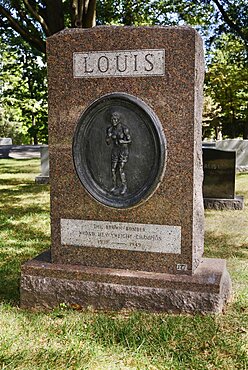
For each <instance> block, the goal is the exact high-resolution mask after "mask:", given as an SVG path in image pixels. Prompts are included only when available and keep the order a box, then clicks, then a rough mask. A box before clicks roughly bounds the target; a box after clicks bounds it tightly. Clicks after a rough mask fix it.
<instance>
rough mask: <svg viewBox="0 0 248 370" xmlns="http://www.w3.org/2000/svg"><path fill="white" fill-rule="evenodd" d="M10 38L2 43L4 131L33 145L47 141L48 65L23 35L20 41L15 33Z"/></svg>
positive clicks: (1, 72) (2, 116)
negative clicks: (24, 39)
mask: <svg viewBox="0 0 248 370" xmlns="http://www.w3.org/2000/svg"><path fill="white" fill-rule="evenodd" d="M7 41H8V44H6V43H5V42H3V40H2V41H1V43H0V45H1V51H2V53H1V65H2V68H1V71H0V78H1V81H2V84H1V126H0V131H2V135H6V131H8V129H9V130H10V135H11V132H12V134H13V135H14V141H15V140H16V141H17V142H15V143H19V139H20V138H21V137H22V142H24V143H25V142H26V143H29V144H31V143H33V144H37V143H38V141H39V142H47V80H46V66H45V64H44V61H43V60H42V56H41V55H39V53H37V52H36V51H35V50H33V49H31V48H30V46H29V45H28V44H27V43H26V42H25V41H23V40H21V39H20V37H18V40H16V38H15V37H13V35H12V38H11V37H9V38H8V40H7ZM12 43H13V44H12ZM16 45H18V46H16ZM11 128H12V129H11ZM14 129H15V130H14ZM14 131H15V132H14Z"/></svg>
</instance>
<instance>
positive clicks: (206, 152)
mask: <svg viewBox="0 0 248 370" xmlns="http://www.w3.org/2000/svg"><path fill="white" fill-rule="evenodd" d="M203 168H204V181H203V198H204V206H205V208H210V209H243V206H244V201H243V197H240V196H236V195H235V176H236V152H234V151H226V150H218V149H210V148H203Z"/></svg>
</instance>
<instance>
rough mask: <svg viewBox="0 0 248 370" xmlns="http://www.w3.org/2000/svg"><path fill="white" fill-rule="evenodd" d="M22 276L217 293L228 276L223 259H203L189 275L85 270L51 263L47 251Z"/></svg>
mask: <svg viewBox="0 0 248 370" xmlns="http://www.w3.org/2000/svg"><path fill="white" fill-rule="evenodd" d="M21 273H22V275H34V276H43V277H48V276H49V277H55V278H56V277H57V276H59V278H61V279H68V277H69V279H70V280H83V281H95V282H104V283H113V284H124V285H132V286H146V287H153V288H154V287H156V288H161V289H165V288H170V289H171V288H172V289H177V288H178V287H180V290H188V289H189V290H191V291H202V292H205V291H211V292H215V293H219V292H220V289H221V288H220V285H221V280H222V279H223V275H225V274H228V272H227V269H226V261H225V260H224V259H214V258H205V259H203V260H202V262H201V263H200V265H199V266H198V268H197V269H196V271H195V273H194V274H193V275H186V274H177V275H174V274H168V273H159V272H147V271H134V270H128V269H126V270H125V269H113V268H103V267H86V266H82V265H66V264H58V263H51V257H50V251H46V252H43V253H41V254H40V255H39V256H37V257H36V258H34V259H32V260H30V261H28V262H26V263H25V264H23V265H22V267H21Z"/></svg>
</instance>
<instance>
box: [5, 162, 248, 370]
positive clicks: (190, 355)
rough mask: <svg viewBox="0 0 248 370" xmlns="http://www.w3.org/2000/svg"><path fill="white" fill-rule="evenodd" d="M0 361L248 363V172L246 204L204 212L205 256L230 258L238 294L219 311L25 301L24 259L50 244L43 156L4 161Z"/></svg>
mask: <svg viewBox="0 0 248 370" xmlns="http://www.w3.org/2000/svg"><path fill="white" fill-rule="evenodd" d="M0 172H1V177H0V191H1V204H0V207H1V209H0V220H1V222H0V369H2V370H7V369H8V370H12V369H19V370H21V369H22V370H43V369H44V370H45V369H46V370H53V369H54V370H60V369H61V370H65V369H68V370H69V369H70V370H71V369H73V370H74V369H75V370H76V369H89V370H96V369H98V370H104V369H108V370H115V369H116V370H117V369H142V370H143V369H149V370H150V369H151V370H153V369H161V370H162V369H178V370H179V369H180V370H181V369H182V370H184V369H185V370H188V369H203V370H205V369H227V370H232V369H240V370H241V369H248V356H247V342H248V335H247V330H248V325H247V323H248V317H247V314H248V303H247V301H248V299H247V298H248V297H247V294H248V288H247V286H248V266H247V265H248V263H247V246H248V227H247V226H248V224H247V221H248V203H247V202H248V174H242V175H238V176H237V193H238V194H242V195H244V196H245V197H246V209H245V210H244V211H207V212H206V225H205V229H206V233H205V235H206V236H205V255H206V256H208V257H217V258H226V259H227V262H228V269H229V272H230V274H231V277H232V281H233V286H234V299H233V301H232V303H231V304H229V305H228V307H227V308H226V311H225V313H224V314H222V315H205V316H201V315H195V316H190V315H169V314H149V313H145V312H134V313H127V312H119V313H113V312H112V313H96V312H92V311H90V310H88V311H76V310H72V309H67V308H66V307H63V306H61V307H59V308H57V309H55V310H53V311H52V312H50V313H38V312H37V313H34V312H30V311H24V310H21V309H20V308H19V307H18V304H19V290H18V286H19V275H20V265H21V264H22V263H23V262H24V261H26V260H28V259H30V258H32V257H33V256H35V255H37V254H38V253H39V252H40V251H42V250H45V249H47V248H48V247H49V245H50V222H49V186H44V185H36V184H35V183H34V179H35V176H37V175H38V174H39V172H40V169H39V160H36V159H32V160H12V159H8V160H0Z"/></svg>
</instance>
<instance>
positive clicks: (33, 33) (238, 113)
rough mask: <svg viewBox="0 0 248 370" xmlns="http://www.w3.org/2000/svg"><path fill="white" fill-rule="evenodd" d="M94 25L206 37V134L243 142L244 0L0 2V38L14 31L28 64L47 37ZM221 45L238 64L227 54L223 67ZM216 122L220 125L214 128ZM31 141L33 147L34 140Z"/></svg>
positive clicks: (247, 12)
mask: <svg viewBox="0 0 248 370" xmlns="http://www.w3.org/2000/svg"><path fill="white" fill-rule="evenodd" d="M96 10H97V17H96ZM96 18H97V19H96ZM95 24H99V25H104V24H119V25H145V24H147V25H156V24H157V25H178V24H189V25H192V26H194V27H195V28H196V29H197V30H198V31H199V32H200V33H201V34H202V35H203V36H204V39H205V44H206V48H207V53H206V60H207V64H208V70H207V71H208V72H207V80H206V81H207V88H206V93H207V94H208V96H209V98H211V99H212V103H213V104H212V108H211V109H212V110H211V109H210V111H209V110H208V109H207V110H206V112H208V111H209V114H210V116H209V120H208V125H210V126H209V127H210V128H211V124H212V125H213V127H220V128H221V129H223V134H224V135H229V136H231V137H232V136H235V135H241V133H242V134H243V137H247V135H248V134H247V113H245V112H246V111H247V108H246V106H245V104H244V97H246V94H247V90H246V89H247V83H246V82H245V81H246V80H245V79H246V78H247V75H246V74H245V73H244V70H245V68H247V64H248V46H247V45H248V28H247V25H248V7H247V0H239V1H237V0H173V1H171V0H163V1H162V0H145V1H141V0H97V2H96V0H0V33H1V34H2V35H3V36H4V37H5V36H6V33H8V32H10V30H14V32H15V33H17V34H19V35H20V36H21V39H19V40H24V41H26V46H25V47H26V48H28V45H30V50H29V56H28V57H27V61H28V62H27V63H31V61H30V59H32V58H31V54H32V53H33V55H34V57H33V58H34V60H36V58H37V56H38V55H39V56H40V57H41V55H44V54H45V41H46V37H48V36H50V35H52V34H54V33H56V32H58V31H60V30H62V29H64V28H65V27H91V26H93V25H95ZM225 37H227V38H225ZM225 43H227V44H228V45H229V46H228V47H230V48H231V49H232V50H234V54H235V52H237V48H238V50H239V51H238V55H239V60H237V58H236V59H235V61H234V54H233V53H232V52H230V53H229V52H228V50H227V48H226V49H225V53H226V59H225V63H224V60H223V58H224V55H223V56H222V57H221V49H223V48H224V47H225ZM234 44H235V45H236V46H235V47H234ZM12 45H13V44H12ZM26 50H27V49H26ZM223 50H224V49H223ZM235 50H236V51H235ZM221 58H222V59H221ZM27 63H26V65H27ZM27 70H28V68H27ZM9 71H11V68H10V70H9ZM34 71H35V69H34ZM39 73H41V72H39ZM26 78H27V80H26V82H27V86H28V88H29V89H31V90H30V91H29V98H30V99H35V98H34V96H35V94H36V93H35V94H34V92H33V91H32V87H33V86H35V84H33V83H32V82H31V81H32V76H31V75H30V76H29V80H30V83H28V77H27V76H26ZM37 78H38V75H36V77H35V79H36V80H37ZM44 86H45V85H44ZM216 86H218V89H217V88H216ZM40 87H42V84H41V83H40ZM19 91H25V89H19ZM26 98H27V96H26V97H25V99H26ZM25 99H24V100H25ZM37 99H39V97H37ZM26 107H29V108H27V112H31V108H30V107H31V106H30V105H28V104H27V105H26ZM32 107H33V108H32V109H33V113H32V114H33V118H34V117H36V118H37V115H38V112H39V111H40V109H38V108H37V105H35V104H33V105H32ZM213 107H217V111H218V115H217V116H216V117H215V121H211V115H212V114H213V112H214V111H215V108H213ZM22 109H23V112H24V111H25V109H24V108H22ZM219 109H221V112H219ZM210 112H212V113H210ZM32 114H31V113H30V114H29V117H30V116H32ZM206 114H207V113H206ZM217 117H219V118H220V124H219V123H218V124H217V122H216V119H217ZM245 117H246V118H245ZM204 119H205V118H204ZM245 120H246V121H245ZM33 122H34V123H33V124H32V125H31V126H30V130H29V131H30V132H31V131H32V127H33V128H35V127H38V126H39V124H38V126H37V122H38V121H37V119H35V120H33ZM211 122H212V123H211ZM213 122H215V123H213ZM214 125H217V126H214ZM213 127H212V128H213ZM34 131H35V129H34ZM206 132H207V131H206ZM209 132H213V130H210V131H209ZM33 138H34V141H36V139H35V135H34V136H33Z"/></svg>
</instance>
